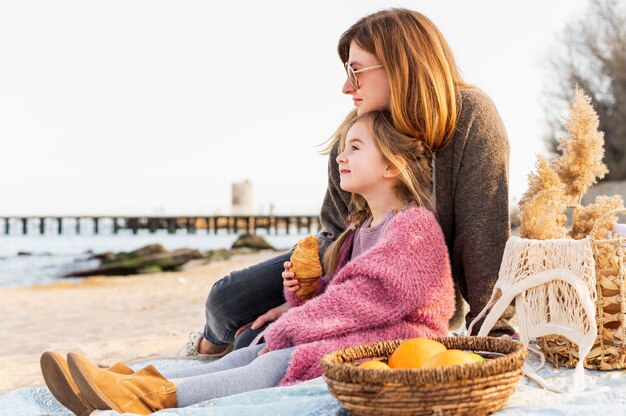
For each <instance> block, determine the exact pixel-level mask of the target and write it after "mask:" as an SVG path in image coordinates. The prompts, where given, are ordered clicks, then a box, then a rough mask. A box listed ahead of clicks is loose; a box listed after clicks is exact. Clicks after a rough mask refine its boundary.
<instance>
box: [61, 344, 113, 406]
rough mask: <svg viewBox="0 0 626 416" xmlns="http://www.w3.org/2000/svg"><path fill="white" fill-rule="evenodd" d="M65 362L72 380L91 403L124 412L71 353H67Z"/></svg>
mask: <svg viewBox="0 0 626 416" xmlns="http://www.w3.org/2000/svg"><path fill="white" fill-rule="evenodd" d="M67 364H68V366H69V368H70V373H72V377H73V378H74V382H75V383H76V385H77V386H78V389H79V390H80V392H81V394H82V395H83V396H84V397H85V399H87V400H88V401H89V402H90V403H93V404H94V405H95V407H96V409H98V410H115V411H116V412H119V413H124V410H122V409H121V408H120V407H119V406H117V405H116V404H115V403H113V402H112V401H111V400H110V399H109V398H108V397H107V396H106V395H105V394H103V393H102V391H101V390H100V389H99V388H98V386H96V384H95V383H94V382H92V381H91V379H90V377H89V372H88V371H87V370H85V369H84V368H83V366H82V365H81V364H80V362H79V361H76V359H75V357H74V355H73V353H69V354H68V355H67Z"/></svg>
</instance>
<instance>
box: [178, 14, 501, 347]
mask: <svg viewBox="0 0 626 416" xmlns="http://www.w3.org/2000/svg"><path fill="white" fill-rule="evenodd" d="M338 52H339V56H340V58H341V61H342V63H343V64H344V65H345V68H346V71H347V75H348V78H347V80H346V82H345V83H344V85H343V88H342V91H343V93H344V94H347V95H351V96H352V98H353V102H354V105H355V107H356V110H355V111H356V113H358V114H364V113H366V112H368V111H372V110H378V109H388V110H389V111H390V112H391V114H392V117H393V121H394V123H395V125H396V127H397V128H398V129H399V130H400V131H402V132H403V133H405V134H408V135H410V136H412V137H418V138H421V139H422V140H424V143H425V144H426V145H427V146H429V147H430V148H431V149H432V151H434V152H435V157H434V162H433V165H434V166H433V168H434V170H433V171H434V175H433V182H434V184H433V189H432V190H433V195H434V197H433V202H434V205H435V206H436V213H437V218H438V220H439V223H440V225H441V227H442V229H443V231H444V235H445V240H446V244H447V246H448V249H449V254H450V259H451V262H452V274H453V278H454V281H455V286H456V289H457V302H456V305H457V308H456V313H455V316H454V317H453V318H452V320H451V322H450V327H451V328H457V327H459V326H460V325H462V321H463V318H464V311H463V299H464V300H465V301H467V303H468V304H469V313H468V314H467V316H465V321H466V323H469V322H471V321H472V319H473V318H474V317H475V316H476V315H478V313H479V312H480V311H481V310H482V309H483V307H484V306H485V304H486V302H487V301H488V299H489V296H490V295H491V291H492V289H493V286H494V284H495V281H496V280H497V276H498V270H499V267H500V261H501V259H502V253H503V251H504V245H505V243H506V240H507V239H508V236H509V218H508V160H509V143H508V139H507V136H506V131H505V129H504V126H503V124H502V120H501V119H500V117H499V115H498V112H497V110H496V108H495V106H494V104H493V102H492V101H491V100H490V99H489V97H487V96H486V95H485V94H484V93H483V92H482V91H480V90H479V89H477V88H475V87H472V86H470V85H468V84H466V83H465V82H464V81H463V79H462V77H461V75H460V73H459V71H458V69H457V67H456V64H455V61H454V57H453V55H452V52H451V50H450V48H449V46H448V45H447V43H446V41H445V39H444V38H443V36H442V34H441V33H440V32H439V30H438V29H437V27H436V26H435V25H434V24H433V23H432V22H431V21H430V20H429V19H428V18H426V17H425V16H424V15H422V14H420V13H418V12H415V11H412V10H406V9H389V10H383V11H380V12H377V13H374V14H371V15H369V16H366V17H364V18H362V19H361V20H359V21H358V22H356V23H355V24H354V25H352V26H351V27H350V28H349V29H348V30H347V31H346V32H345V33H344V34H343V35H342V36H341V38H340V40H339V45H338ZM353 117H354V112H353V113H351V114H350V115H349V116H348V117H347V118H346V122H349V121H350V120H351V119H352V118H353ZM341 129H342V127H340V128H339V129H338V132H339V131H340V130H341ZM338 138H339V134H338V133H337V134H335V135H334V137H333V138H332V139H331V143H330V145H329V147H328V149H327V150H328V151H329V155H330V156H329V164H328V178H329V182H328V188H327V191H326V196H325V198H324V202H323V205H322V210H321V214H320V220H321V223H322V228H323V229H322V231H321V232H320V233H319V234H318V236H317V237H318V240H319V242H320V256H322V255H323V253H324V251H325V249H326V248H327V247H328V245H329V244H330V243H331V242H332V241H333V240H334V239H336V238H337V236H338V235H339V234H341V232H343V230H344V229H345V228H346V226H347V224H346V223H345V220H344V218H346V215H347V214H348V206H349V203H350V194H349V193H347V192H345V191H342V190H341V188H340V187H339V174H338V171H337V162H336V160H335V159H336V156H337V154H338V153H339V152H338V145H339V140H338ZM289 257H290V253H287V254H285V255H281V256H278V257H276V258H273V259H271V260H268V261H266V262H264V263H261V264H259V265H256V266H253V267H250V268H248V269H245V270H242V271H239V272H233V273H232V274H230V275H229V276H226V277H225V278H223V279H221V280H220V281H218V282H217V283H216V284H215V285H214V286H213V288H212V290H211V292H210V293H209V296H208V298H207V303H206V326H205V329H204V333H203V334H200V335H199V336H197V337H192V338H191V339H190V342H189V343H188V345H187V348H185V349H184V351H183V354H184V355H195V354H198V353H200V354H213V355H216V356H219V355H223V354H224V353H225V352H227V351H228V350H229V348H230V346H229V344H230V343H232V342H233V340H234V336H235V333H236V331H237V330H238V328H240V327H241V326H242V325H245V324H247V323H249V322H252V321H254V323H253V325H252V327H251V328H250V329H245V330H244V331H243V332H242V336H241V337H239V339H238V340H237V346H245V345H247V344H248V343H249V342H250V341H251V340H252V338H254V336H255V335H256V334H257V333H258V332H259V331H262V330H263V329H264V327H265V325H267V324H268V323H269V322H272V321H274V320H276V319H277V318H278V317H279V316H281V315H282V314H283V313H284V312H285V311H286V310H287V309H288V306H287V304H285V303H284V297H283V294H282V290H281V289H282V287H281V283H282V279H281V272H282V271H283V262H285V261H288V260H289ZM508 312H509V313H507V314H505V315H504V316H503V318H502V320H501V321H500V322H499V323H498V324H497V325H496V326H495V327H494V329H493V330H492V332H491V335H496V336H497V335H504V334H508V335H512V334H513V329H512V328H511V327H510V326H509V325H508V324H507V320H508V319H509V318H510V317H511V316H512V310H509V311H508ZM479 328H480V325H475V326H474V329H475V331H478V329H479Z"/></svg>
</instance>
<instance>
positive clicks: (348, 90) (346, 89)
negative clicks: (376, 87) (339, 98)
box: [341, 77, 356, 94]
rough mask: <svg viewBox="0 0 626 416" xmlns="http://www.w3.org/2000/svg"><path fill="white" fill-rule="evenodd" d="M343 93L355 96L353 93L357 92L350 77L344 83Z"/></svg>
mask: <svg viewBox="0 0 626 416" xmlns="http://www.w3.org/2000/svg"><path fill="white" fill-rule="evenodd" d="M341 92H343V93H344V94H353V93H355V92H356V90H355V89H354V87H353V86H352V83H351V82H350V80H349V79H348V77H346V82H344V83H343V87H342V88H341Z"/></svg>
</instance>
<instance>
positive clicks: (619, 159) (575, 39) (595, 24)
mask: <svg viewBox="0 0 626 416" xmlns="http://www.w3.org/2000/svg"><path fill="white" fill-rule="evenodd" d="M624 6H625V3H624V2H623V1H618V0H591V2H590V5H589V7H588V9H587V11H586V12H585V14H584V16H582V17H581V18H579V19H577V20H576V21H572V22H570V23H569V24H568V25H567V26H566V28H565V30H564V32H563V33H562V36H561V38H560V40H559V46H558V47H555V48H554V51H553V53H551V55H550V57H549V58H548V60H547V65H548V69H549V72H550V75H551V78H552V79H551V82H550V86H549V87H548V88H547V89H546V97H545V103H546V105H545V107H546V108H545V110H546V111H545V114H546V117H547V132H546V143H547V146H548V148H549V150H550V151H551V152H552V153H553V154H556V153H557V152H558V150H557V148H556V145H557V140H558V139H559V138H560V137H562V136H563V135H564V134H565V129H564V118H563V115H564V114H565V112H566V111H567V107H568V104H569V102H570V101H571V100H572V98H573V97H574V90H575V86H576V85H579V86H580V87H581V88H582V89H583V90H584V91H585V93H586V94H587V95H589V96H590V97H591V99H592V104H593V106H594V108H595V110H596V112H597V113H598V117H599V118H600V127H599V129H600V130H601V131H604V133H605V136H604V140H605V155H604V163H606V165H607V166H608V168H609V174H608V175H606V176H605V177H604V180H624V179H626V7H624Z"/></svg>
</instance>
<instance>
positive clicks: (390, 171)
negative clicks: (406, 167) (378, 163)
mask: <svg viewBox="0 0 626 416" xmlns="http://www.w3.org/2000/svg"><path fill="white" fill-rule="evenodd" d="M396 161H397V162H398V163H402V164H404V163H405V162H404V159H402V158H400V157H397V158H396ZM399 175H400V169H399V168H398V167H397V166H396V165H394V164H393V163H387V167H386V168H385V171H384V172H383V177H384V178H390V179H391V178H395V177H397V176H399Z"/></svg>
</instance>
